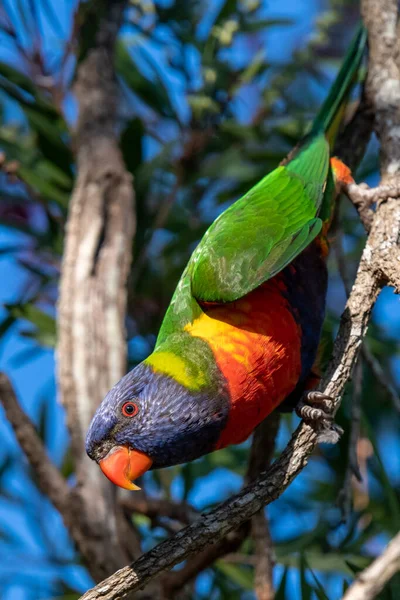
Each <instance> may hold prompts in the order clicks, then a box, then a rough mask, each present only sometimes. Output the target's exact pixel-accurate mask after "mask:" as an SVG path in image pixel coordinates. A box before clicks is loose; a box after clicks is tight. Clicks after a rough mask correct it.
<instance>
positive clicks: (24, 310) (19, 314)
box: [6, 303, 56, 347]
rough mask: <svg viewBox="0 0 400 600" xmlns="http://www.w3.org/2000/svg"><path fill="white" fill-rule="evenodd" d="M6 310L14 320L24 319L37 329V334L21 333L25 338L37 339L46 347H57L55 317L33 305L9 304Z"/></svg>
mask: <svg viewBox="0 0 400 600" xmlns="http://www.w3.org/2000/svg"><path fill="white" fill-rule="evenodd" d="M6 308H7V310H8V311H9V313H10V315H11V316H12V317H13V318H14V319H24V320H26V321H29V322H30V323H32V325H34V326H35V327H36V328H37V330H38V331H35V332H30V331H26V332H21V334H22V335H23V336H24V337H29V338H33V339H36V340H37V341H38V342H39V343H41V344H43V345H45V346H50V347H54V346H55V340H56V324H55V320H54V318H53V317H51V316H50V315H48V314H47V313H45V312H43V311H42V310H40V309H39V308H37V307H36V306H35V305H34V304H31V303H26V304H8V305H6Z"/></svg>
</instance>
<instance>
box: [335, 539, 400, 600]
mask: <svg viewBox="0 0 400 600" xmlns="http://www.w3.org/2000/svg"><path fill="white" fill-rule="evenodd" d="M398 571H400V533H398V534H397V535H396V536H395V537H394V538H393V539H392V541H391V542H389V544H388V545H387V546H386V548H385V550H384V551H383V552H382V554H381V555H380V556H378V558H376V559H375V560H374V561H373V563H372V564H370V566H369V567H367V568H366V569H364V571H362V572H361V573H360V574H359V575H358V576H357V579H356V580H355V582H354V583H353V584H352V585H351V586H350V587H349V589H348V590H347V592H346V593H345V595H344V596H343V599H342V600H372V599H373V598H376V596H377V595H378V594H379V592H381V591H382V590H383V588H384V587H385V585H386V583H387V582H388V581H389V580H390V579H391V578H392V577H393V575H395V574H396V573H397V572H398Z"/></svg>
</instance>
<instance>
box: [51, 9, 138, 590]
mask: <svg viewBox="0 0 400 600" xmlns="http://www.w3.org/2000/svg"><path fill="white" fill-rule="evenodd" d="M126 4H127V0H111V1H109V2H107V1H105V0H100V1H98V0H96V1H94V0H91V1H90V2H88V3H87V4H86V5H85V11H86V12H85V16H84V20H83V24H82V26H81V31H80V38H81V39H80V48H83V49H86V47H87V36H86V34H87V26H88V23H90V27H91V28H92V31H93V30H94V31H95V34H94V37H93V43H92V46H91V47H89V48H88V49H87V50H86V53H85V55H84V56H80V59H81V62H80V63H79V66H78V69H77V79H76V85H75V92H76V97H77V100H78V104H79V118H78V123H77V128H76V132H75V140H74V143H75V150H76V156H77V172H78V176H77V179H76V183H75V187H74V190H73V194H72V197H71V201H70V208H69V215H68V221H67V227H66V237H65V251H64V256H63V262H62V269H61V281H60V300H59V304H58V311H59V315H58V323H57V325H58V345H57V357H58V375H59V390H60V398H61V401H62V403H63V404H64V406H65V408H66V411H67V421H68V427H69V431H70V434H71V447H72V452H73V455H74V460H75V465H76V477H77V486H76V489H75V490H74V493H73V495H72V499H73V502H74V505H75V510H76V512H77V513H79V514H81V515H82V522H83V521H84V523H85V529H86V537H87V538H88V539H91V540H92V541H93V548H92V553H91V556H90V557H88V556H86V557H85V558H86V563H87V566H88V569H89V571H90V572H91V574H92V576H93V577H94V578H95V579H97V580H100V579H102V578H103V577H104V576H106V575H107V574H109V573H112V572H113V571H115V569H117V568H119V567H121V566H122V565H123V564H126V563H127V562H128V561H129V560H131V559H132V557H133V556H135V555H137V554H138V552H140V549H139V548H138V547H137V544H136V543H134V540H135V537H134V536H133V535H132V528H131V527H130V526H129V525H128V524H127V522H126V520H125V517H124V515H123V514H122V511H121V509H120V508H119V507H118V506H117V504H116V502H115V497H116V491H115V489H114V488H113V486H112V484H111V483H109V482H108V481H107V480H106V479H105V478H104V476H103V475H102V473H101V472H100V470H99V469H98V467H97V465H96V464H95V463H93V462H92V461H90V460H89V458H88V457H87V456H86V453H85V451H84V436H85V433H86V431H87V429H88V427H89V424H90V420H91V418H92V416H93V413H94V411H95V409H96V408H97V406H98V404H99V403H100V401H101V400H102V398H103V397H104V396H105V395H106V393H107V392H108V390H109V389H110V388H111V387H112V386H113V385H114V384H115V383H116V381H118V380H119V379H120V378H121V377H122V376H123V375H124V373H125V371H126V342H125V330H124V320H125V309H126V290H125V285H126V280H127V276H128V273H129V268H130V263H131V249H132V237H133V233H134V212H133V200H134V198H133V190H132V181H131V176H130V175H129V174H128V172H127V171H126V169H125V166H124V163H123V160H122V156H121V153H120V150H119V147H118V138H117V132H116V123H117V106H118V86H117V82H116V77H115V72H114V48H115V42H116V38H117V35H118V31H119V28H120V25H121V23H122V18H123V13H124V9H125V6H126ZM90 39H92V36H90ZM121 530H125V533H124V535H123V543H122V542H121V540H120V539H119V538H120V537H121V535H120V534H121ZM79 550H80V551H81V552H82V548H81V547H79Z"/></svg>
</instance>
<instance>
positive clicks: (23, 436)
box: [0, 373, 70, 521]
mask: <svg viewBox="0 0 400 600" xmlns="http://www.w3.org/2000/svg"><path fill="white" fill-rule="evenodd" d="M0 401H1V403H2V405H3V407H4V410H5V413H6V417H7V419H8V421H9V423H10V425H11V426H12V428H13V430H14V433H15V437H16V438H17V441H18V443H19V445H20V446H21V448H22V450H23V452H24V454H25V456H26V458H27V460H28V462H29V464H30V466H31V468H32V470H33V471H34V473H35V476H36V479H37V484H38V487H39V489H40V491H41V492H42V493H43V494H45V495H46V496H47V497H48V498H49V500H50V501H51V502H52V503H53V504H54V506H55V507H56V509H57V510H58V511H59V512H60V513H61V515H62V517H63V518H64V520H66V521H70V518H69V510H68V508H69V486H68V484H67V482H66V481H65V479H64V478H63V477H62V475H61V474H60V472H59V470H58V469H57V467H56V466H55V465H54V464H53V463H52V461H51V459H50V457H49V455H48V454H47V451H46V448H45V447H44V445H43V442H42V440H41V439H40V437H39V436H38V434H37V431H36V428H35V426H34V424H33V423H32V421H31V420H30V418H29V417H28V415H27V414H26V413H25V412H24V411H23V410H22V408H21V406H20V405H19V403H18V400H17V397H16V395H15V392H14V390H13V387H12V385H11V383H10V380H9V379H8V377H7V375H6V374H5V373H0Z"/></svg>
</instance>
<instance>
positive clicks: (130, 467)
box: [99, 446, 153, 490]
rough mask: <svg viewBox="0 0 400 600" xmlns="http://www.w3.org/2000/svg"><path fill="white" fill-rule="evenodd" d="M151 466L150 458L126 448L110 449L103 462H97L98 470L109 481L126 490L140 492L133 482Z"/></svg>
mask: <svg viewBox="0 0 400 600" xmlns="http://www.w3.org/2000/svg"><path fill="white" fill-rule="evenodd" d="M152 464H153V461H152V460H151V458H149V457H148V456H147V454H144V453H143V452H139V451H138V450H131V449H130V448H128V446H116V447H115V448H112V450H110V452H109V453H108V454H107V456H106V457H105V458H103V460H101V461H100V462H99V465H100V469H101V470H102V471H103V473H104V475H105V476H106V477H108V479H109V480H110V481H112V482H113V483H115V485H119V486H120V487H122V488H125V489H126V490H140V487H138V486H137V485H135V484H134V483H133V480H134V479H136V478H137V477H140V476H141V475H143V473H145V472H146V471H148V470H149V469H150V467H151V465H152Z"/></svg>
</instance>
